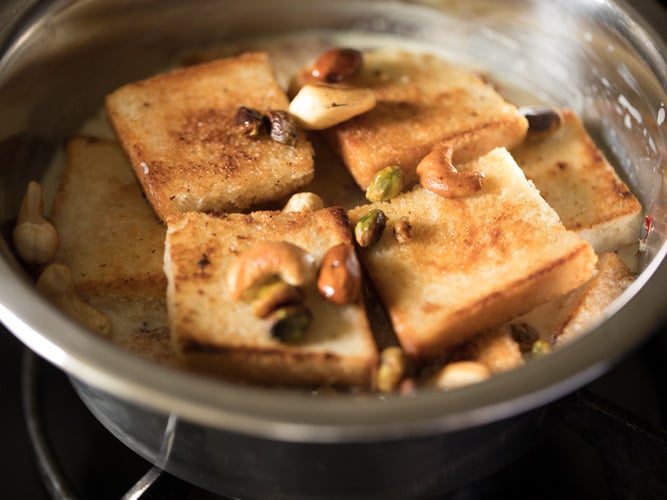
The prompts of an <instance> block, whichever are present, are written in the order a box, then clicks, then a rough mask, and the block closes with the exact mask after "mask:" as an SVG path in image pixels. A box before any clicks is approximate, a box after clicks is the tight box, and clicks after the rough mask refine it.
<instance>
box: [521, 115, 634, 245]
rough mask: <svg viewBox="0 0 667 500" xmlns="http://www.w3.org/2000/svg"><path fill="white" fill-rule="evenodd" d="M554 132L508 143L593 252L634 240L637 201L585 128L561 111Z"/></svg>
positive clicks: (573, 229) (550, 200)
mask: <svg viewBox="0 0 667 500" xmlns="http://www.w3.org/2000/svg"><path fill="white" fill-rule="evenodd" d="M562 117H563V121H562V125H561V127H560V128H559V129H558V130H556V131H555V132H553V133H551V134H548V135H546V136H539V137H537V138H535V139H531V138H528V139H527V140H526V141H525V142H524V143H522V144H521V145H519V146H518V147H516V148H514V149H512V151H511V152H512V155H513V156H514V159H515V160H516V162H517V163H518V164H519V166H520V167H521V168H522V169H523V171H524V172H525V174H526V177H528V179H530V180H532V181H533V182H534V183H535V186H536V187H537V189H539V191H540V193H541V194H542V196H543V197H544V199H545V200H547V202H548V203H549V205H551V206H552V207H553V209H554V210H556V212H557V213H558V215H559V216H560V218H561V220H562V222H563V224H564V225H565V227H566V228H568V229H571V230H572V231H576V232H578V233H579V234H580V235H581V236H582V237H583V238H584V239H586V241H588V242H589V243H590V244H591V245H592V246H593V248H594V249H595V251H596V252H598V253H603V252H613V251H616V250H618V249H619V248H621V247H623V246H626V245H629V244H632V243H636V242H637V241H638V239H639V231H640V230H641V225H642V207H641V204H640V203H639V201H638V200H637V198H636V197H635V196H634V195H633V194H632V192H631V191H630V189H629V188H628V186H627V185H626V184H625V183H624V182H623V181H622V180H621V179H620V178H619V176H618V174H617V173H616V171H615V170H614V168H613V167H612V166H611V165H610V164H609V162H608V161H607V159H606V158H605V156H604V155H603V154H602V152H601V151H600V150H599V149H598V148H597V147H596V145H595V143H594V142H593V140H592V139H591V137H590V136H589V135H588V133H587V132H586V130H585V128H584V126H583V124H582V123H581V120H580V119H579V117H578V116H577V115H576V113H574V112H573V111H570V110H563V111H562Z"/></svg>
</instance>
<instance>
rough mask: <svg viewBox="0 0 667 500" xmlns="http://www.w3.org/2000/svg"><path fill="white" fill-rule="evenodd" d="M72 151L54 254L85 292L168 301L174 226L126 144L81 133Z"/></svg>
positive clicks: (55, 212) (56, 216)
mask: <svg viewBox="0 0 667 500" xmlns="http://www.w3.org/2000/svg"><path fill="white" fill-rule="evenodd" d="M66 153H67V163H66V166H65V170H64V172H63V175H62V178H61V182H60V186H59V189H58V192H57V194H56V197H55V199H54V203H53V208H52V211H51V219H52V221H53V223H54V225H55V226H56V228H57V230H58V234H59V236H60V248H59V249H58V252H57V254H56V256H55V259H54V260H55V261H56V262H59V263H63V264H66V265H67V266H69V268H70V269H71V271H72V277H73V279H74V283H75V286H76V288H77V290H78V292H79V293H80V294H81V295H82V296H84V297H90V296H104V295H112V296H122V297H135V298H138V299H139V298H144V297H145V298H159V299H161V300H163V298H164V293H165V290H166V286H167V280H166V277H165V275H164V272H163V270H162V254H163V252H164V237H165V232H166V230H165V228H164V226H163V225H162V224H161V223H160V221H159V220H157V218H156V217H155V214H154V212H153V210H152V209H151V207H150V205H149V204H148V203H147V202H146V199H145V198H144V197H143V196H142V193H141V188H140V187H139V185H138V183H137V180H136V178H135V176H134V173H133V172H132V168H131V167H130V165H129V163H128V161H127V158H126V157H125V155H124V153H123V151H122V149H121V148H120V147H119V146H118V144H117V143H115V142H113V141H109V140H105V139H96V138H91V137H82V136H77V137H73V138H71V139H70V140H69V141H68V142H67V145H66Z"/></svg>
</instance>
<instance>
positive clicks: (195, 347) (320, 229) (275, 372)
mask: <svg viewBox="0 0 667 500" xmlns="http://www.w3.org/2000/svg"><path fill="white" fill-rule="evenodd" d="M267 241H286V242H288V243H290V244H293V245H296V246H298V247H300V248H303V249H304V250H306V251H307V252H309V254H310V255H312V256H313V257H314V259H315V262H316V265H317V266H319V265H320V264H321V262H322V259H323V257H324V255H325V254H326V252H327V251H328V250H329V249H330V248H331V247H333V246H335V245H337V244H340V243H345V244H348V245H351V244H352V236H351V230H350V227H349V222H348V219H347V216H346V214H345V211H344V210H343V209H341V208H339V207H332V208H325V209H321V210H317V211H303V212H282V211H260V212H252V213H250V214H247V215H244V214H224V215H219V216H215V215H208V214H201V213H187V214H182V215H175V216H172V217H170V218H169V219H168V230H167V239H166V252H165V271H166V273H167V276H168V279H169V285H168V293H167V306H168V313H169V322H170V328H171V335H172V339H173V342H174V345H175V348H176V350H177V351H178V352H179V353H180V355H181V356H182V358H183V360H184V362H185V363H187V364H188V365H189V366H190V367H192V368H193V369H196V370H201V371H204V372H209V373H217V374H222V375H225V376H227V377H231V378H236V379H240V380H251V381H255V382H260V383H265V384H288V385H337V386H361V387H368V386H369V385H370V384H371V383H372V376H373V371H374V369H375V366H376V364H377V349H376V347H375V343H374V340H373V337H372V334H371V331H370V327H369V323H368V319H367V317H366V314H365V310H364V306H363V303H362V301H361V299H359V300H358V301H357V302H355V303H353V304H350V305H344V306H340V305H335V304H333V303H331V302H330V301H328V300H326V299H325V298H324V297H323V296H321V295H320V293H319V292H318V290H317V287H316V283H314V282H313V283H311V284H309V285H307V286H306V287H305V288H304V292H305V305H306V306H307V307H308V308H309V309H310V310H311V311H312V318H313V320H312V324H311V326H310V328H309V329H308V330H307V332H306V334H305V336H304V338H303V339H302V340H300V341H298V342H295V343H284V342H281V341H280V340H277V339H275V338H273V337H272V336H271V334H270V332H269V326H268V323H267V320H265V319H262V318H259V317H257V316H256V315H255V314H253V311H252V305H251V304H250V303H248V302H244V301H238V300H234V299H233V298H232V294H231V291H230V289H229V284H228V282H227V279H226V277H227V274H228V272H229V269H230V268H231V267H232V266H233V265H234V263H235V262H236V261H237V259H238V258H239V256H240V255H243V253H244V252H246V251H249V250H250V249H252V248H254V247H256V246H257V245H259V244H260V243H263V242H267Z"/></svg>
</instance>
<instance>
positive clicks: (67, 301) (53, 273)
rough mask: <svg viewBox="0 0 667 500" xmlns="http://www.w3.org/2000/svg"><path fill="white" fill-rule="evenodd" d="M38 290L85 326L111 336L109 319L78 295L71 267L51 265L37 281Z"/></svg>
mask: <svg viewBox="0 0 667 500" xmlns="http://www.w3.org/2000/svg"><path fill="white" fill-rule="evenodd" d="M37 289H38V290H39V291H40V292H41V293H42V294H44V295H45V296H46V298H47V299H49V300H50V301H51V302H52V303H53V304H54V305H55V306H56V307H58V308H60V309H61V310H62V311H63V312H64V313H66V314H67V315H69V316H70V317H71V318H73V319H75V320H77V321H79V322H80V323H82V324H83V325H84V326H86V327H88V328H90V329H91V330H94V331H96V332H98V333H101V334H103V335H106V336H108V335H110V334H111V321H109V318H107V317H106V316H105V315H104V314H102V313H101V312H99V311H98V310H97V309H95V308H94V307H93V306H91V305H90V304H87V303H85V302H84V301H83V300H81V298H80V297H79V296H78V295H77V294H76V291H75V290H74V281H73V279H72V272H71V271H70V269H69V267H67V266H65V265H63V264H51V265H49V266H48V267H47V268H46V269H44V271H43V272H42V274H41V275H40V276H39V278H38V279H37Z"/></svg>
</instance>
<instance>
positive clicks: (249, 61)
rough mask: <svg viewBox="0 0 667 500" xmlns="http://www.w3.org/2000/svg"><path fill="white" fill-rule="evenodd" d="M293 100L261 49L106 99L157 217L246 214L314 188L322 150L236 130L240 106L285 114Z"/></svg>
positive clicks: (301, 140)
mask: <svg viewBox="0 0 667 500" xmlns="http://www.w3.org/2000/svg"><path fill="white" fill-rule="evenodd" d="M288 104H289V103H288V100H287V96H286V95H285V93H284V92H283V90H282V89H281V88H280V87H279V86H278V83H277V82H276V80H275V78H274V76H273V71H272V68H271V65H270V64H269V60H268V57H267V55H266V53H264V52H252V53H245V54H242V55H239V56H237V57H229V58H225V59H220V60H216V61H211V62H207V63H202V64H198V65H194V66H189V67H186V68H180V69H176V70H173V71H171V72H168V73H164V74H160V75H157V76H154V77H152V78H148V79H146V80H143V81H138V82H133V83H129V84H127V85H125V86H123V87H121V88H119V89H117V90H115V91H114V92H112V93H111V94H109V95H108V96H107V98H106V110H107V114H108V116H109V119H110V121H111V124H112V125H113V128H114V130H115V132H116V134H117V136H118V138H119V140H120V142H121V144H122V145H123V147H124V149H125V151H126V152H127V155H128V156H129V158H130V161H131V163H132V166H133V167H134V170H135V173H136V175H137V178H138V179H139V181H140V183H141V185H142V186H143V189H144V191H145V193H146V196H147V198H148V200H149V202H150V203H151V205H152V206H153V208H154V209H155V211H156V213H157V214H158V216H159V217H160V218H161V219H162V220H165V219H166V218H167V217H168V216H169V215H172V214H175V213H183V212H187V211H207V212H212V211H217V212H219V211H241V210H243V209H247V208H249V207H250V206H252V205H255V204H259V203H263V202H267V201H274V200H278V199H280V198H282V197H284V196H287V195H289V194H291V193H292V192H294V191H295V190H297V189H298V188H300V187H301V186H303V185H304V184H306V183H308V182H310V180H311V179H312V177H313V150H312V147H311V144H310V143H309V142H308V140H307V139H306V136H305V134H304V132H303V131H298V132H297V135H296V143H295V144H294V145H287V144H281V143H280V142H278V141H275V140H272V138H271V137H270V136H269V134H268V133H265V134H260V135H259V136H258V137H254V138H253V137H249V136H247V135H246V134H243V133H241V132H239V130H237V127H236V126H235V123H234V119H235V116H236V113H237V111H238V109H239V108H240V107H247V108H250V109H253V110H256V111H258V112H260V113H262V114H266V113H268V112H269V111H285V110H287V107H288Z"/></svg>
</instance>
